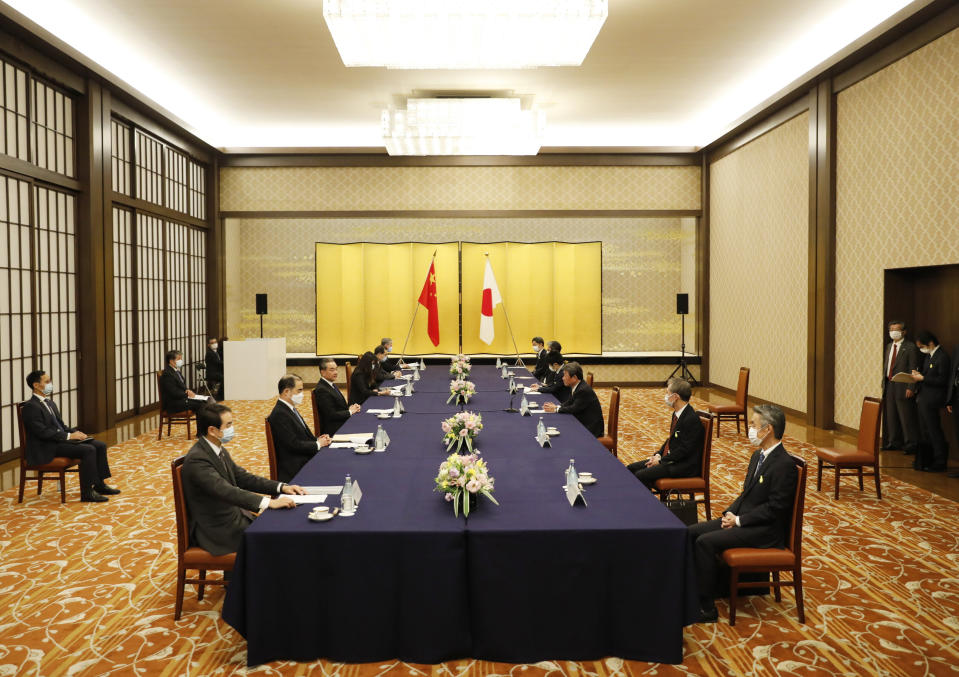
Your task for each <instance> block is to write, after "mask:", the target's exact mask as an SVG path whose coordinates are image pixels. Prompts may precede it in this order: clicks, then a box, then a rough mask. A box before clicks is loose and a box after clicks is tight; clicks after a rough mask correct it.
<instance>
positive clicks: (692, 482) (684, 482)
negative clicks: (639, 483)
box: [653, 411, 713, 520]
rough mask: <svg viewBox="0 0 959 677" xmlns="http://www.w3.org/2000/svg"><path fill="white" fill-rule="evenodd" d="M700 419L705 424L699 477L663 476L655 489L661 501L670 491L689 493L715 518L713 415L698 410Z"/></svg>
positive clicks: (708, 518)
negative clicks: (711, 498)
mask: <svg viewBox="0 0 959 677" xmlns="http://www.w3.org/2000/svg"><path fill="white" fill-rule="evenodd" d="M696 413H697V414H699V421H700V422H701V423H702V424H703V432H705V437H704V438H703V465H702V470H701V471H700V474H699V476H698V477H662V478H660V479H658V480H656V482H655V483H654V484H653V490H654V491H655V492H656V493H658V494H659V498H660V500H661V501H665V500H666V496H667V495H668V494H669V492H670V491H675V492H678V493H680V494H689V497H690V499H692V500H695V501H696V503H697V504H698V503H702V504H704V506H705V508H706V519H707V520H711V519H712V518H713V512H712V508H711V507H710V503H709V464H710V457H711V456H712V451H713V417H712V414H710V413H709V412H706V411H697V412H696ZM697 494H702V495H703V497H702V498H701V499H699V498H696V495H697Z"/></svg>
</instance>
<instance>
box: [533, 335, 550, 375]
mask: <svg viewBox="0 0 959 677" xmlns="http://www.w3.org/2000/svg"><path fill="white" fill-rule="evenodd" d="M532 343H533V355H535V356H536V366H535V367H533V376H535V377H536V380H538V381H545V380H546V376H547V375H548V374H549V362H547V358H548V357H549V353H548V352H546V342H545V341H544V340H543V337H542V336H534V337H533V341H532Z"/></svg>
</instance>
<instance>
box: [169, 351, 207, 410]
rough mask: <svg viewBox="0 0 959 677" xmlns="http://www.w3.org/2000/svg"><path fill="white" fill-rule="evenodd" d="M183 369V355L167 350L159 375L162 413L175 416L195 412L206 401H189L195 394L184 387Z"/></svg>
mask: <svg viewBox="0 0 959 677" xmlns="http://www.w3.org/2000/svg"><path fill="white" fill-rule="evenodd" d="M182 367H183V353H182V352H180V351H179V350H168V351H167V353H166V368H165V369H164V370H163V374H161V375H160V390H161V391H162V392H163V411H165V412H167V413H170V414H177V413H179V412H181V411H186V410H187V409H189V410H190V411H196V410H197V409H199V408H200V407H202V406H203V405H204V404H206V400H194V399H190V398H193V397H196V393H195V392H193V391H192V390H190V389H189V388H187V387H186V379H184V378H183V374H182V373H181V372H180V369H181V368H182Z"/></svg>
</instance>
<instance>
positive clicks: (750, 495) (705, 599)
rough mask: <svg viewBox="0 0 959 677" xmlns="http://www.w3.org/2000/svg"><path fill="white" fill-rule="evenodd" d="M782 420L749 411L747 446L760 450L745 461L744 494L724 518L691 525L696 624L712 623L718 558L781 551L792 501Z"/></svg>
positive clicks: (792, 474)
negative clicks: (745, 551) (741, 551)
mask: <svg viewBox="0 0 959 677" xmlns="http://www.w3.org/2000/svg"><path fill="white" fill-rule="evenodd" d="M785 429H786V416H785V415H784V414H783V412H782V410H781V409H780V408H779V407H776V406H773V405H771V404H760V405H758V406H756V407H753V415H752V423H751V425H750V426H749V441H750V442H752V444H753V446H756V447H759V450H758V451H756V452H755V453H753V455H752V458H750V459H749V468H748V469H747V470H746V477H745V480H744V481H743V490H742V492H741V493H740V494H739V497H738V498H737V499H736V500H735V501H733V502H732V505H730V506H729V507H728V508H726V510H724V511H723V516H722V517H721V518H718V519H714V520H709V521H708V522H699V523H697V524H693V525H690V526H689V529H688V532H689V536H690V540H691V543H692V547H693V558H694V561H695V565H696V576H697V581H698V585H699V605H700V608H701V610H702V616H701V618H700V620H701V621H702V622H705V623H712V622H715V621H716V619H717V618H718V616H719V614H718V612H717V611H716V605H715V604H714V603H713V599H714V598H715V597H716V596H717V594H721V593H722V591H720V590H718V582H719V574H720V566H721V565H720V562H719V559H718V558H719V556H720V555H722V553H723V551H725V550H728V549H729V548H781V547H783V546H784V545H785V543H786V537H787V536H788V535H789V520H790V517H791V516H792V508H793V499H794V498H795V496H796V462H795V460H794V459H793V458H792V456H790V455H789V454H788V453H786V450H785V448H783V445H782V437H783V432H784V431H785Z"/></svg>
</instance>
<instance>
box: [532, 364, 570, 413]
mask: <svg viewBox="0 0 959 677" xmlns="http://www.w3.org/2000/svg"><path fill="white" fill-rule="evenodd" d="M546 364H547V369H546V376H545V377H544V378H543V382H542V383H534V384H533V385H531V386H530V390H538V391H539V392H541V393H547V394H550V395H553V396H554V397H555V398H556V399H557V400H559V401H560V402H565V401H566V400H568V399H569V388H567V387H566V386H565V385H563V377H562V373H561V371H560V370H561V369H562V367H563V356H562V355H561V354H560V353H557V352H550V353H547V357H546Z"/></svg>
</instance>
